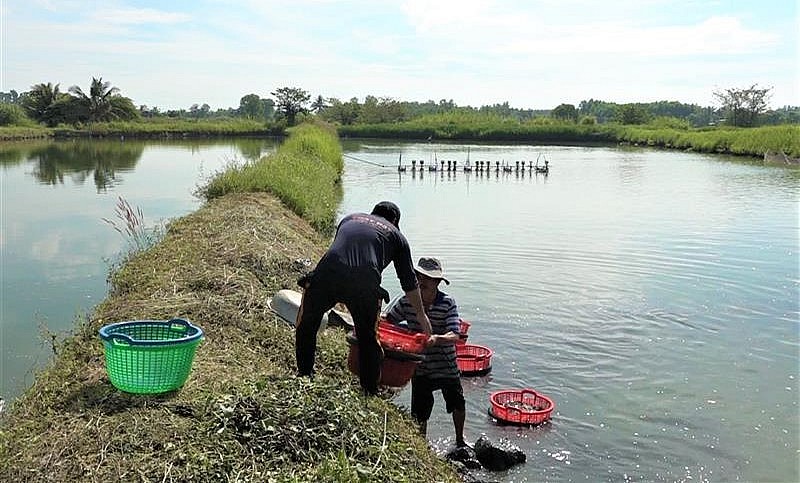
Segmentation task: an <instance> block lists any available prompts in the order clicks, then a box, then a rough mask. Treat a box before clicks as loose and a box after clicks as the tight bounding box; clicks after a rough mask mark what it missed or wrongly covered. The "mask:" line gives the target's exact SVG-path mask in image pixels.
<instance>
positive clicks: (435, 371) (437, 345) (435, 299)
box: [386, 257, 467, 448]
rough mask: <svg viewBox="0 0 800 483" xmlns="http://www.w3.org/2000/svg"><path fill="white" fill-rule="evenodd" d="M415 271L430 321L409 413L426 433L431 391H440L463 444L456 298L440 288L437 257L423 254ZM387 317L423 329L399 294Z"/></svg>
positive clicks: (441, 276) (463, 406)
mask: <svg viewBox="0 0 800 483" xmlns="http://www.w3.org/2000/svg"><path fill="white" fill-rule="evenodd" d="M414 270H415V271H416V272H417V280H418V281H419V289H420V293H421V295H422V305H423V307H424V310H425V313H426V314H427V316H428V319H429V321H430V324H431V331H432V333H431V336H430V338H429V339H428V346H427V347H426V349H425V351H424V355H425V360H424V361H423V362H421V363H420V364H419V365H418V366H417V369H416V371H415V372H414V376H413V378H412V379H411V415H412V416H413V417H414V419H416V421H417V423H418V424H419V428H420V431H421V432H422V434H423V435H426V434H427V429H428V419H430V416H431V412H432V411H433V403H434V400H433V393H434V392H435V391H441V392H442V396H443V397H444V401H445V405H446V410H447V412H448V413H451V414H452V415H453V416H452V417H453V426H454V427H455V433H456V446H457V447H459V448H460V447H463V446H466V445H467V444H466V442H465V440H464V421H465V419H466V404H465V401H464V390H463V388H462V387H461V373H460V372H459V370H458V364H457V363H456V348H455V343H456V341H457V340H458V339H459V315H458V306H457V305H456V301H455V299H453V297H451V296H450V295H448V294H446V293H444V292H442V291H441V290H439V285H440V284H441V282H444V283H446V284H448V285H449V284H450V281H449V280H448V279H447V277H445V274H444V270H443V269H442V262H441V261H440V260H439V259H438V258H433V257H422V258H420V259H419V261H418V262H417V265H416V266H415V267H414ZM386 318H387V319H388V320H389V321H390V322H393V323H395V324H399V323H400V322H402V321H406V322H407V324H408V328H409V329H411V330H414V331H418V332H423V325H422V324H420V323H419V321H418V320H417V317H416V312H415V310H414V308H413V305H412V304H411V302H410V301H409V300H408V298H407V297H402V298H400V300H399V301H398V302H397V303H395V304H394V305H393V306H392V307H390V308H389V312H388V313H387V314H386Z"/></svg>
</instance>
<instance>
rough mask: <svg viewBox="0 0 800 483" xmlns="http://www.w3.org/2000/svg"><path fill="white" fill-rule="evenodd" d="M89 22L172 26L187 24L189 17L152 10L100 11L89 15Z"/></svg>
mask: <svg viewBox="0 0 800 483" xmlns="http://www.w3.org/2000/svg"><path fill="white" fill-rule="evenodd" d="M90 18H91V20H93V21H97V22H101V23H111V24H124V25H135V24H174V23H181V22H187V21H189V20H190V19H191V17H190V16H189V15H187V14H185V13H175V12H165V11H163V10H156V9H153V8H133V7H123V8H111V9H100V10H97V11H95V12H93V13H92V14H91V17H90Z"/></svg>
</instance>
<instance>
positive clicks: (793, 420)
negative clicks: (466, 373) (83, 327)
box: [0, 140, 800, 481]
mask: <svg viewBox="0 0 800 483" xmlns="http://www.w3.org/2000/svg"><path fill="white" fill-rule="evenodd" d="M273 146H274V145H273V144H272V142H263V141H254V140H250V141H245V140H238V141H235V142H234V141H231V142H223V143H150V142H148V143H130V142H124V143H119V142H116V143H114V142H93V143H86V142H78V143H40V144H37V145H31V144H20V145H14V146H13V147H9V146H3V148H2V149H0V163H2V166H0V170H1V171H0V173H2V232H0V233H1V238H0V249H2V325H0V345H1V346H2V358H0V363H1V364H2V367H0V369H2V371H1V372H2V378H1V379H0V395H3V396H4V397H6V398H7V399H8V398H9V397H13V396H14V395H15V394H18V393H19V391H21V390H22V389H24V387H25V385H26V384H28V383H29V382H30V371H31V369H32V368H34V367H37V366H38V365H39V364H40V363H41V362H43V361H45V360H46V359H47V357H48V352H47V349H46V347H45V348H43V347H41V346H40V342H39V337H38V333H39V329H38V325H45V326H47V327H48V328H50V329H51V330H64V329H66V328H69V327H70V326H71V325H72V322H73V318H74V316H75V314H76V313H80V312H82V311H85V310H88V309H90V308H91V307H92V306H93V305H94V304H96V303H98V302H99V301H100V300H102V299H103V297H104V296H105V290H106V282H105V278H106V274H107V271H108V266H109V265H108V263H109V262H108V261H106V260H108V259H113V257H114V256H115V255H116V254H118V253H119V252H120V250H121V249H123V248H124V246H123V242H124V241H123V239H122V238H121V237H120V236H119V234H117V233H116V232H115V231H114V230H113V229H111V228H110V227H109V226H108V225H107V224H106V223H104V222H103V221H102V218H103V217H105V218H113V217H114V204H115V203H116V201H117V196H120V195H121V196H123V197H124V198H125V199H127V200H128V201H129V202H130V203H131V204H132V205H134V206H139V207H141V208H142V210H143V212H144V214H145V217H146V221H148V222H150V223H154V222H156V221H158V220H161V219H166V218H171V217H175V216H180V215H183V214H185V213H187V212H190V211H192V210H194V209H196V208H197V206H198V201H197V200H196V199H195V198H194V197H193V196H192V194H191V192H192V190H193V189H194V187H195V186H196V185H197V184H198V183H199V182H201V181H202V179H203V178H204V177H205V176H207V175H208V174H210V173H212V172H213V171H216V170H217V169H219V168H220V167H222V166H224V165H225V164H226V163H227V162H229V161H230V160H231V159H234V158H239V159H241V158H254V157H257V156H258V155H260V154H261V153H263V152H267V151H269V150H270V149H272V148H273ZM467 148H469V153H470V158H471V160H472V161H473V162H474V161H476V160H484V161H492V162H494V161H503V160H505V161H507V162H512V163H513V162H514V161H527V160H535V159H536V155H537V154H539V153H541V152H546V153H547V154H548V158H549V159H550V161H551V172H550V174H549V176H547V177H545V176H542V175H538V176H537V175H530V173H527V172H526V173H524V174H522V173H520V174H519V175H517V174H516V173H507V174H504V173H499V174H495V173H494V171H492V172H491V173H490V174H488V175H487V174H478V173H472V174H466V173H463V172H457V173H451V174H449V175H448V174H447V173H429V172H427V171H426V172H423V173H411V172H410V171H409V172H406V173H403V174H400V173H398V172H397V171H396V169H395V168H394V166H396V163H397V160H398V155H399V153H400V152H402V153H403V159H404V160H405V161H406V162H407V161H409V160H411V159H417V160H418V159H424V160H425V161H426V163H427V164H430V162H431V161H432V160H433V159H434V158H433V156H434V154H435V156H436V159H445V160H458V162H459V164H463V163H464V161H465V158H466V152H467ZM345 152H346V153H347V154H348V157H347V160H346V171H345V178H344V188H345V190H344V192H345V196H344V200H343V204H342V207H341V213H340V214H342V215H343V214H345V213H348V212H350V211H362V210H369V209H370V208H371V207H372V205H373V204H374V203H375V202H376V201H378V200H380V199H391V200H394V201H396V202H397V203H398V204H399V205H400V207H401V208H402V210H403V213H404V214H403V220H402V222H401V226H402V228H403V230H404V232H405V233H406V235H407V236H408V238H409V240H410V241H411V243H412V249H413V253H414V256H415V257H418V256H421V255H433V256H438V257H440V258H441V259H442V260H443V261H444V263H445V268H446V271H447V272H448V274H449V278H450V280H451V281H452V285H450V286H447V287H446V290H447V291H448V292H449V293H451V294H452V295H454V296H455V297H456V299H457V301H458V302H459V306H460V310H461V313H462V315H463V317H464V318H466V319H467V320H469V321H471V322H472V324H473V325H472V328H471V330H470V342H472V343H475V344H480V345H485V346H488V347H491V348H492V349H493V350H494V351H495V356H494V357H493V358H492V366H493V370H492V372H491V373H490V374H489V375H488V376H485V377H482V378H470V379H463V382H464V385H465V392H466V397H467V411H468V415H467V427H466V431H467V435H468V439H470V440H473V441H474V440H475V439H477V437H478V436H479V435H480V434H481V433H486V434H487V435H488V436H490V437H491V438H493V439H499V438H508V439H509V440H510V441H511V442H513V443H515V444H516V445H518V446H519V447H520V448H522V449H523V450H524V451H525V453H526V454H527V456H528V462H527V463H526V464H525V465H522V466H519V467H517V468H514V469H512V470H511V471H509V472H507V473H499V474H494V475H491V476H490V478H493V479H496V480H500V481H735V480H739V481H796V480H798V478H800V475H799V470H798V456H799V455H798V448H799V446H800V445H798V437H799V432H798V425H799V424H800V417H799V416H798V406H797V399H798V397H797V393H798V381H797V379H798V361H799V360H800V355H799V353H798V349H799V347H800V343H799V340H800V336H798V327H799V325H798V324H799V322H798V318H799V317H800V308H799V305H800V302H798V293H799V292H800V288H799V287H800V275H799V274H798V272H799V271H800V267H799V266H798V260H799V257H798V233H799V230H800V228H799V225H800V222H799V221H798V191H800V190H799V188H800V172H798V171H796V170H788V169H784V168H779V167H763V166H758V165H756V164H748V163H742V162H737V161H734V160H732V159H729V158H724V157H717V156H713V157H712V156H703V155H697V154H687V153H675V152H659V151H652V150H637V149H616V148H578V147H547V148H544V147H537V146H508V145H470V146H466V145H444V144H428V143H379V142H374V143H372V142H349V141H348V142H346V143H345ZM381 166H385V167H381ZM384 285H385V286H386V287H387V288H388V289H390V291H391V292H393V293H394V294H396V293H399V284H398V283H397V281H396V278H395V277H394V274H393V271H392V269H391V268H389V269H388V270H387V272H386V273H385V277H384ZM524 387H532V388H535V389H536V390H539V391H541V392H543V393H545V394H547V395H549V396H551V397H552V398H553V399H555V401H556V404H557V411H556V413H555V414H554V415H553V420H552V423H551V424H547V425H544V426H541V427H538V428H516V427H509V426H498V425H497V424H495V423H494V422H493V421H492V420H491V419H490V418H489V417H488V416H487V414H486V411H487V408H488V406H489V401H488V398H489V394H490V393H491V392H493V391H496V390H499V389H505V388H524ZM397 402H398V404H401V405H404V406H407V405H408V402H409V391H408V390H406V391H404V392H403V393H401V394H400V395H399V396H398V397H397ZM429 439H430V440H431V442H432V444H433V445H434V447H436V448H437V449H439V450H440V451H444V450H446V449H448V448H449V445H451V444H452V440H453V437H452V424H451V422H450V420H449V417H448V415H447V414H446V413H445V412H444V409H443V403H442V401H437V404H436V407H435V408H434V414H433V416H432V420H431V423H430V425H429Z"/></svg>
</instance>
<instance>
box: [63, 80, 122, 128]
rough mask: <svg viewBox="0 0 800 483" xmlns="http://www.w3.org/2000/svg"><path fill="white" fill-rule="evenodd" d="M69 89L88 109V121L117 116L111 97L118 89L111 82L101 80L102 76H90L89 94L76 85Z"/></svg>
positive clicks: (103, 119) (106, 119)
mask: <svg viewBox="0 0 800 483" xmlns="http://www.w3.org/2000/svg"><path fill="white" fill-rule="evenodd" d="M69 91H70V92H71V93H72V94H73V95H75V96H76V97H78V99H79V100H80V101H81V102H82V103H83V104H84V106H85V107H86V109H87V111H88V117H89V122H96V121H110V120H112V119H117V118H118V117H119V116H118V115H117V113H115V112H114V103H113V102H112V99H113V98H114V97H116V96H117V95H118V93H119V89H117V88H116V87H113V86H112V85H111V82H108V81H106V82H103V78H102V77H100V78H99V79H98V78H95V77H92V83H91V85H90V86H89V95H86V93H85V92H83V91H82V90H81V88H80V87H78V86H72V87H70V88H69Z"/></svg>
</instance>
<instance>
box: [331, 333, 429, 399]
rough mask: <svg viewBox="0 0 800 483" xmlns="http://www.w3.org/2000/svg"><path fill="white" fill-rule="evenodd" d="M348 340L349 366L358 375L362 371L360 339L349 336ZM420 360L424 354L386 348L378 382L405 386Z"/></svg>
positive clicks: (382, 384) (393, 385) (386, 384)
mask: <svg viewBox="0 0 800 483" xmlns="http://www.w3.org/2000/svg"><path fill="white" fill-rule="evenodd" d="M347 342H348V343H349V344H350V353H349V354H348V355H347V368H348V369H350V372H352V373H353V374H355V375H358V374H359V373H360V372H361V371H360V370H359V368H358V339H356V338H355V337H351V336H348V337H347ZM420 362H422V356H420V355H416V354H407V353H406V354H404V353H402V352H397V351H394V350H391V349H390V350H386V351H385V352H384V358H383V362H382V363H381V378H380V380H379V381H378V384H380V385H381V386H390V387H403V386H405V385H406V384H408V381H410V380H411V377H412V376H413V375H414V371H415V370H416V369H417V365H418V364H419V363H420Z"/></svg>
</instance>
